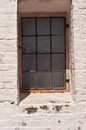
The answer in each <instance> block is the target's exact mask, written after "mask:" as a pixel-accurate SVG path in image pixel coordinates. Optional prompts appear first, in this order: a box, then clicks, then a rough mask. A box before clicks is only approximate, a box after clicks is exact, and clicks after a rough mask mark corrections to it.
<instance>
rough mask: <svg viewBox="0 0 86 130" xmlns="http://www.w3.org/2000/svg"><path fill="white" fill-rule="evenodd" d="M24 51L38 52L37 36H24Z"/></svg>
mask: <svg viewBox="0 0 86 130" xmlns="http://www.w3.org/2000/svg"><path fill="white" fill-rule="evenodd" d="M23 53H36V38H35V37H23Z"/></svg>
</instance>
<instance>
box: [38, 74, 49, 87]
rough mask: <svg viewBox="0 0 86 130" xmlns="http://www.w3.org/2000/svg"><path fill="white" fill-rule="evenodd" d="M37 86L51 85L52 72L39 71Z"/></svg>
mask: <svg viewBox="0 0 86 130" xmlns="http://www.w3.org/2000/svg"><path fill="white" fill-rule="evenodd" d="M37 86H38V88H42V89H43V88H44V89H45V88H49V87H50V73H46V72H45V73H37Z"/></svg>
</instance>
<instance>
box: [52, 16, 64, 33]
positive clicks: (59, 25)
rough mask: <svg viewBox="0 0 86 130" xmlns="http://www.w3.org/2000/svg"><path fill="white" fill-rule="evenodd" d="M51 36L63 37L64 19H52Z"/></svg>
mask: <svg viewBox="0 0 86 130" xmlns="http://www.w3.org/2000/svg"><path fill="white" fill-rule="evenodd" d="M52 35H64V18H52Z"/></svg>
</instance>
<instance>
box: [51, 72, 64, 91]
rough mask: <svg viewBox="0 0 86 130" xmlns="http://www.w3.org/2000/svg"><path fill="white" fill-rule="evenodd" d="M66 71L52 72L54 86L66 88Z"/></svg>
mask: <svg viewBox="0 0 86 130" xmlns="http://www.w3.org/2000/svg"><path fill="white" fill-rule="evenodd" d="M64 79H65V75H64V72H57V73H52V88H56V89H59V88H64Z"/></svg>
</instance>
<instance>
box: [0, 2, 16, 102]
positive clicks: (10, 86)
mask: <svg viewBox="0 0 86 130" xmlns="http://www.w3.org/2000/svg"><path fill="white" fill-rule="evenodd" d="M4 101H6V102H16V101H17V0H1V1H0V102H4Z"/></svg>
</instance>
